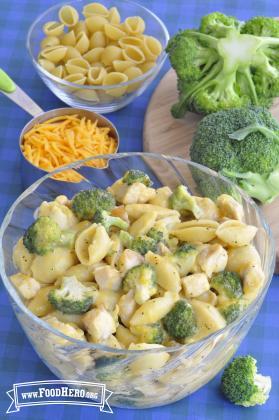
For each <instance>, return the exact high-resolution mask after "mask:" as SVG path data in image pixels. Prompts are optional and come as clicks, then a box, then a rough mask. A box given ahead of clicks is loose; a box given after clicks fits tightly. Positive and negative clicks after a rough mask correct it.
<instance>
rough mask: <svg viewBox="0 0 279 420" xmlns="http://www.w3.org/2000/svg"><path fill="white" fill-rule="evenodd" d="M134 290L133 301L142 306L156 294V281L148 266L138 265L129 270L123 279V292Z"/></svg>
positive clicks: (152, 271)
mask: <svg viewBox="0 0 279 420" xmlns="http://www.w3.org/2000/svg"><path fill="white" fill-rule="evenodd" d="M131 289H132V290H134V293H135V301H136V302H137V303H138V304H139V305H142V304H143V303H144V302H146V301H147V300H148V299H150V298H151V296H153V295H155V293H156V292H157V279H156V273H155V270H154V268H153V267H152V266H151V265H150V264H140V265H137V266H135V267H133V268H131V269H130V270H129V271H128V272H127V273H126V275H125V277H124V279H123V290H124V292H129V290H131Z"/></svg>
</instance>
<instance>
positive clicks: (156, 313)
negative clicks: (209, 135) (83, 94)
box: [0, 153, 275, 408]
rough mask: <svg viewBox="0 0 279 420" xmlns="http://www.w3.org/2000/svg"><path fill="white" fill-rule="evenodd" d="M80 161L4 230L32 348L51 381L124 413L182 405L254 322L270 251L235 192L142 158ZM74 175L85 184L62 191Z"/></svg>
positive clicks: (40, 184) (21, 202)
mask: <svg viewBox="0 0 279 420" xmlns="http://www.w3.org/2000/svg"><path fill="white" fill-rule="evenodd" d="M96 159H106V160H108V161H109V166H108V167H107V168H103V169H100V168H97V167H91V166H88V162H89V160H88V159H86V160H84V161H79V162H75V163H73V164H70V165H67V166H65V167H64V168H60V169H58V170H56V171H54V172H53V173H50V174H47V175H46V176H44V177H43V178H41V179H40V180H38V181H37V182H35V183H34V184H33V185H31V186H30V187H29V188H28V189H27V190H26V191H25V192H24V193H23V194H21V196H20V197H19V198H18V199H17V200H16V201H15V203H14V204H13V205H12V207H11V208H10V210H9V211H8V213H7V215H6V217H5V219H4V221H3V224H2V226H1V230H0V240H1V248H0V253H1V255H0V271H1V276H2V279H3V283H4V285H5V287H6V289H7V291H8V293H9V296H10V299H11V302H12V306H13V309H14V311H15V314H16V316H17V319H18V321H19V322H20V324H21V325H22V327H23V329H24V331H25V333H26V334H27V336H28V338H29V340H30V342H31V344H32V345H33V346H34V349H35V350H36V352H37V354H38V355H39V356H40V357H41V359H42V360H43V361H44V363H45V364H46V365H47V366H48V367H49V369H50V370H51V371H52V372H53V373H54V374H55V375H56V376H57V377H58V378H62V379H68V380H79V381H83V382H101V383H105V384H106V385H107V387H108V389H110V390H111V391H113V395H112V397H111V398H110V402H111V403H112V405H114V406H119V407H136V408H144V407H154V406H160V405H164V404H168V403H172V402H174V401H177V400H179V399H181V398H183V397H185V396H186V395H189V394H191V393H192V392H194V391H195V390H197V389H198V388H200V387H201V386H203V385H204V384H206V383H207V382H208V381H209V380H210V379H211V378H212V377H214V376H215V375H216V374H217V373H218V372H219V371H220V369H222V368H223V367H224V365H225V364H226V363H227V361H228V360H229V359H230V358H231V357H232V355H233V354H234V353H235V351H236V350H237V348H238V346H239V344H240V343H241V341H242V340H243V338H244V337H245V335H246V334H247V332H248V330H249V328H250V327H251V325H252V323H253V321H254V320H255V317H256V315H257V313H258V311H259V310H260V307H261V305H262V302H263V299H264V297H265V294H266V292H267V289H268V286H269V284H270V281H271V278H272V274H273V270H274V263H275V251H274V243H273V239H272V236H271V232H270V230H269V227H268V225H267V224H266V222H265V220H264V218H263V216H262V214H261V212H260V210H259V208H258V207H257V206H256V204H255V203H254V202H253V200H251V199H250V198H249V197H248V196H246V195H245V194H244V193H243V192H242V191H241V190H240V189H238V188H237V187H236V186H234V185H233V184H232V183H231V182H230V181H228V180H226V179H225V178H223V177H221V176H220V175H218V174H216V173H215V172H213V171H211V170H209V169H207V168H205V167H202V166H200V165H198V164H195V163H193V162H189V161H186V160H184V159H181V158H176V157H168V156H161V155H156V154H148V153H130V154H129V155H128V154H117V155H105V156H99V157H98V156H97V157H94V160H96ZM69 169H74V170H75V171H77V172H79V174H80V175H81V179H82V181H81V182H80V183H70V182H68V183H67V182H63V183H61V182H57V181H55V179H53V175H54V174H58V173H60V174H62V173H63V172H64V171H67V170H69Z"/></svg>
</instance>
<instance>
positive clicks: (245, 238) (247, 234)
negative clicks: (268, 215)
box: [216, 220, 258, 247]
mask: <svg viewBox="0 0 279 420" xmlns="http://www.w3.org/2000/svg"><path fill="white" fill-rule="evenodd" d="M257 230H258V229H257V227H256V226H252V225H246V224H245V223H242V222H240V221H238V220H227V221H226V222H224V223H222V224H220V226H219V227H218V229H217V230H216V235H217V237H218V238H220V239H221V240H222V241H223V242H225V243H226V244H228V245H230V246H232V247H239V246H243V245H248V244H249V243H250V242H251V241H252V240H253V239H254V237H255V235H256V233H257Z"/></svg>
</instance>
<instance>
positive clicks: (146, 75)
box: [26, 0, 170, 91]
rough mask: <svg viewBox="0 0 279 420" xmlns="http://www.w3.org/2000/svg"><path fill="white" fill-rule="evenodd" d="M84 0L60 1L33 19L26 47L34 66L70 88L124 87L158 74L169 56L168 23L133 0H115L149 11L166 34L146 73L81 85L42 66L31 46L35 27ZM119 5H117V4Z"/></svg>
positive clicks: (104, 88) (106, 88) (102, 88)
mask: <svg viewBox="0 0 279 420" xmlns="http://www.w3.org/2000/svg"><path fill="white" fill-rule="evenodd" d="M83 2H84V0H70V1H69V2H66V1H64V2H63V3H59V4H56V5H54V6H51V7H50V8H48V9H47V10H45V11H44V12H43V13H41V14H40V15H39V16H37V18H36V19H35V20H34V21H33V23H32V24H31V25H30V26H29V29H28V32H27V37H26V48H27V51H28V53H29V55H30V57H31V61H32V64H33V65H34V67H35V68H36V69H37V71H39V72H41V73H43V74H44V75H45V76H46V77H47V78H48V79H51V80H52V81H54V82H57V83H59V84H60V85H63V86H65V87H70V88H75V89H85V90H89V91H90V90H100V91H103V90H111V89H115V88H122V87H128V86H130V85H132V84H135V83H139V82H142V81H144V80H146V79H148V78H149V76H151V75H153V74H154V75H156V74H157V72H158V71H159V70H160V68H161V67H162V65H163V64H164V62H165V60H166V58H167V53H166V51H165V49H164V48H165V47H166V46H167V44H168V41H169V39H170V35H169V32H168V29H167V27H166V25H165V24H164V22H163V21H162V20H161V19H160V18H159V17H158V16H157V15H156V14H155V13H154V12H152V11H151V10H150V9H148V8H147V7H145V6H142V5H141V4H139V3H137V2H134V1H132V0H115V2H116V3H117V2H120V3H128V4H130V5H133V6H136V7H138V8H140V9H142V10H144V11H145V12H146V13H148V14H149V15H151V16H152V17H153V18H154V19H155V20H156V21H157V22H158V23H159V25H160V26H161V28H162V30H163V33H164V36H165V44H166V45H165V46H163V50H162V52H161V54H160V55H159V57H158V58H157V60H156V62H155V65H154V66H153V67H152V68H151V69H149V70H148V71H147V72H146V73H143V74H142V75H140V76H138V77H136V78H135V79H131V80H128V81H127V82H122V83H118V84H115V85H80V84H78V83H73V82H68V81H67V80H64V79H61V78H59V77H57V76H54V75H53V74H51V73H50V72H48V71H47V70H45V69H44V68H43V67H42V66H40V64H39V63H38V61H37V60H36V57H35V56H34V54H33V52H32V48H31V35H32V32H33V30H34V27H35V26H36V25H37V24H38V23H39V22H40V20H41V19H42V18H44V17H45V16H46V15H48V13H50V12H52V11H54V10H56V9H58V8H60V7H62V6H65V5H74V4H77V3H83ZM116 7H117V6H116Z"/></svg>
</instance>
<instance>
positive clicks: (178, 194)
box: [169, 185, 200, 217]
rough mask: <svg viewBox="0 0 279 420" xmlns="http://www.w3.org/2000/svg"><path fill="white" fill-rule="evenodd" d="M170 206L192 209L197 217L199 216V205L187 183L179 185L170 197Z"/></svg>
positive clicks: (180, 209)
mask: <svg viewBox="0 0 279 420" xmlns="http://www.w3.org/2000/svg"><path fill="white" fill-rule="evenodd" d="M169 206H170V208H172V209H174V210H177V211H180V212H182V213H183V212H185V211H190V212H192V213H193V214H194V215H195V217H198V216H199V213H200V211H199V207H198V206H197V204H196V202H195V199H194V197H193V196H192V195H191V194H190V193H189V191H188V189H187V187H185V185H178V186H177V187H176V188H175V189H174V191H173V193H172V195H171V196H170V198H169Z"/></svg>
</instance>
